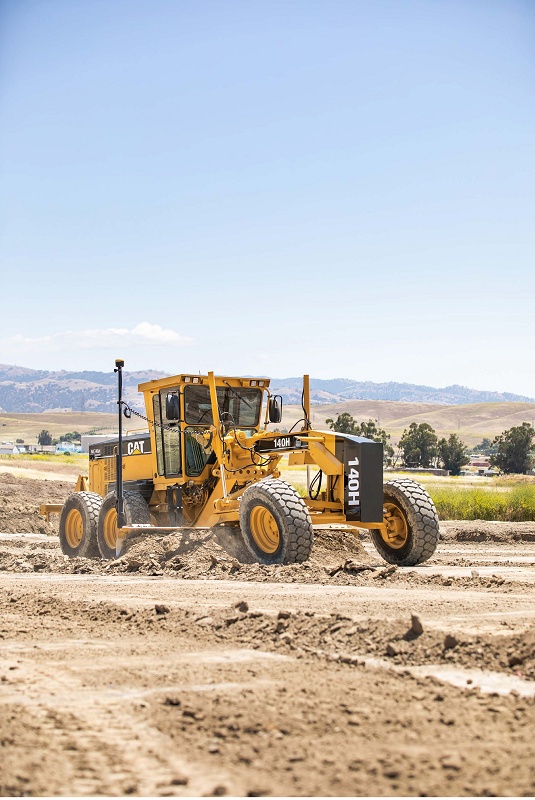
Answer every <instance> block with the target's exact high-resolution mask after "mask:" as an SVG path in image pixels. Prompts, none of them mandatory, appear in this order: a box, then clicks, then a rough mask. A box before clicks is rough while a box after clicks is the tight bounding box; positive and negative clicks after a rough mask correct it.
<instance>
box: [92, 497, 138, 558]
mask: <svg viewBox="0 0 535 800" xmlns="http://www.w3.org/2000/svg"><path fill="white" fill-rule="evenodd" d="M123 498H124V513H125V516H126V524H127V525H150V512H149V507H148V505H147V503H146V501H145V498H144V497H142V496H141V495H140V494H139V492H124V494H123ZM97 541H98V549H99V550H100V555H101V556H102V558H106V559H108V560H110V559H114V558H116V552H117V495H116V494H115V492H110V493H109V494H107V495H106V497H105V498H104V500H103V502H102V507H101V509H100V514H99V515H98V528H97Z"/></svg>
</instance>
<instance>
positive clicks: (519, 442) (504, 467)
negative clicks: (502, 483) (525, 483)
mask: <svg viewBox="0 0 535 800" xmlns="http://www.w3.org/2000/svg"><path fill="white" fill-rule="evenodd" d="M534 436H535V430H534V429H533V428H532V427H531V425H530V424H529V422H523V423H522V425H516V426H515V427H514V428H509V430H507V431H504V432H503V433H501V434H500V435H499V436H496V438H495V439H494V441H493V443H492V444H493V445H494V444H495V445H496V446H497V451H496V453H495V454H494V455H492V456H491V457H490V463H491V464H492V466H493V467H498V469H499V470H501V472H506V473H510V472H516V473H518V474H525V473H526V472H527V471H528V470H529V469H531V467H532V466H533V454H532V452H531V450H532V448H533V437H534Z"/></svg>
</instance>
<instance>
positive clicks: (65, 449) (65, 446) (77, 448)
mask: <svg viewBox="0 0 535 800" xmlns="http://www.w3.org/2000/svg"><path fill="white" fill-rule="evenodd" d="M81 452H82V446H81V445H79V444H74V442H60V443H59V444H57V445H56V453H81Z"/></svg>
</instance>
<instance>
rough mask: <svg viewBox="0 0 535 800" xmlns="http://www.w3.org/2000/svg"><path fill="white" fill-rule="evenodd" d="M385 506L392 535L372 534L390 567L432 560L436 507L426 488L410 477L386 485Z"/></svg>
mask: <svg viewBox="0 0 535 800" xmlns="http://www.w3.org/2000/svg"><path fill="white" fill-rule="evenodd" d="M384 506H385V511H386V512H387V516H386V518H385V521H388V528H389V534H390V535H389V536H388V541H386V540H385V539H384V538H383V536H382V534H381V532H380V531H378V530H372V531H370V534H371V538H372V541H373V543H374V545H375V548H376V549H377V551H378V552H379V553H380V555H381V556H382V557H383V558H384V560H385V561H388V563H389V564H397V566H399V567H413V566H415V565H416V564H422V563H423V562H424V561H427V559H428V558H431V556H432V555H433V553H434V552H435V550H436V547H437V544H438V537H439V522H438V514H437V510H436V508H435V504H434V503H433V501H432V500H431V498H430V497H429V495H428V493H427V492H426V490H425V489H424V488H423V486H420V484H419V483H416V481H412V480H410V479H409V478H402V479H398V480H393V481H388V482H387V483H385V485H384Z"/></svg>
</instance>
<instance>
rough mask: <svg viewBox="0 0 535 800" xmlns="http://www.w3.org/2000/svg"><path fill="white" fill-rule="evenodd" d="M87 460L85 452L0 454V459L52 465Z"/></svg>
mask: <svg viewBox="0 0 535 800" xmlns="http://www.w3.org/2000/svg"><path fill="white" fill-rule="evenodd" d="M88 460H89V457H88V455H87V453H19V454H18V455H13V454H12V453H3V454H1V455H0V461H14V462H17V461H18V462H23V463H26V464H31V463H35V462H36V461H41V462H45V463H48V464H51V465H53V466H54V465H56V464H79V465H85V464H87V463H88Z"/></svg>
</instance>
